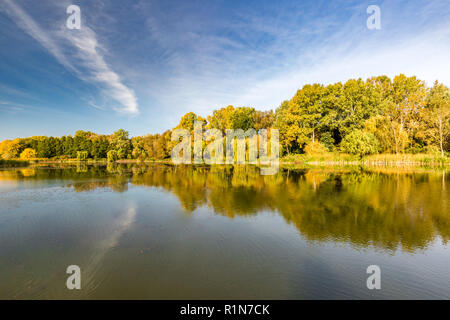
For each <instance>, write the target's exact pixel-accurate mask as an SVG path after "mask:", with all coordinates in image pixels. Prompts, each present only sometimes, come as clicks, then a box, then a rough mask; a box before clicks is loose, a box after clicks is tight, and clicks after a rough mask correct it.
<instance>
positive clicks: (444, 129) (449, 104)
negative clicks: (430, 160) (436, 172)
mask: <svg viewBox="0 0 450 320" xmlns="http://www.w3.org/2000/svg"><path fill="white" fill-rule="evenodd" d="M422 117H423V120H424V121H423V129H424V130H422V135H423V136H424V137H425V140H426V141H427V142H428V143H429V144H435V145H437V146H438V147H439V149H440V151H441V156H442V157H444V151H445V147H446V142H447V141H448V138H449V135H450V90H449V88H447V87H446V86H444V85H443V84H440V83H439V82H437V81H436V82H435V83H434V85H433V87H432V88H431V89H430V90H429V94H428V97H427V103H426V108H425V110H424V112H423V115H422Z"/></svg>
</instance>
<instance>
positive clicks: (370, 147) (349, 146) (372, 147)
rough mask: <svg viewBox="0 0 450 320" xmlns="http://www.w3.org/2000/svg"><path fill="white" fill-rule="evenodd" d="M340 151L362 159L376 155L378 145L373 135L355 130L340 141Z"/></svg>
mask: <svg viewBox="0 0 450 320" xmlns="http://www.w3.org/2000/svg"><path fill="white" fill-rule="evenodd" d="M341 149H342V151H344V152H347V153H351V154H356V155H359V156H360V157H363V156H365V155H369V154H375V153H378V152H379V151H380V143H379V142H378V140H377V138H375V136H374V135H373V134H371V133H369V132H365V131H362V130H355V131H353V132H351V133H349V134H348V135H346V136H345V137H344V139H342V142H341Z"/></svg>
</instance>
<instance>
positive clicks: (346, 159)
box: [281, 153, 450, 166]
mask: <svg viewBox="0 0 450 320" xmlns="http://www.w3.org/2000/svg"><path fill="white" fill-rule="evenodd" d="M281 163H286V164H308V165H366V166H450V158H449V157H444V158H442V157H441V156H440V155H430V154H376V155H370V156H365V157H363V158H360V157H359V156H356V155H350V154H345V153H326V154H315V155H308V154H291V155H287V156H285V157H282V158H281Z"/></svg>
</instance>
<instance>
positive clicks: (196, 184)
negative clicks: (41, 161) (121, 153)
mask: <svg viewBox="0 0 450 320" xmlns="http://www.w3.org/2000/svg"><path fill="white" fill-rule="evenodd" d="M48 180H62V181H66V182H67V183H65V186H66V187H70V188H73V190H75V191H76V192H88V191H92V190H95V189H98V188H109V189H111V190H113V191H117V192H126V191H127V190H128V188H129V185H132V186H148V187H156V188H162V189H163V190H166V191H169V192H170V193H172V194H174V195H176V197H177V198H178V201H179V203H180V205H181V206H182V207H183V209H184V210H185V211H187V212H190V213H193V212H194V211H195V210H197V209H198V208H201V207H208V208H210V209H211V211H213V212H214V213H215V214H217V215H222V216H226V217H229V218H234V217H236V216H252V215H257V214H258V213H259V212H263V211H268V210H269V211H273V212H276V213H278V214H279V215H281V216H282V217H283V218H284V220H285V221H286V222H287V223H289V224H292V225H293V226H295V227H296V228H297V230H298V231H299V233H300V234H301V235H302V236H303V237H305V238H306V239H308V240H315V241H334V242H346V243H351V244H352V245H354V246H361V247H367V246H375V247H377V248H381V249H385V250H390V251H394V250H397V249H402V250H406V251H410V252H414V251H416V250H422V249H425V248H426V247H427V245H429V244H430V243H432V242H433V241H434V240H435V239H436V238H437V237H440V238H441V239H442V241H443V242H444V243H447V241H448V240H449V239H450V210H449V209H450V208H449V198H450V191H449V189H448V183H449V180H450V175H449V174H448V172H447V173H446V172H445V171H425V170H423V171H417V170H414V171H413V170H407V169H405V170H400V169H362V168H356V169H355V168H353V169H342V168H341V169H329V168H320V169H295V168H283V169H281V170H280V172H279V173H278V174H276V175H273V176H262V175H260V172H259V169H258V168H256V167H252V166H215V167H206V166H197V167H193V166H168V165H155V166H135V165H114V166H108V167H99V166H95V167H93V166H83V168H80V167H72V168H59V169H55V168H39V169H21V170H6V171H0V184H1V183H2V181H25V182H27V183H32V184H39V183H40V181H48ZM128 216H129V215H128V214H126V217H125V218H124V221H125V223H124V225H128V224H129V223H130V221H131V220H132V219H131V220H130V219H129V218H127V217H128ZM119 224H121V223H119ZM118 229H119V230H120V228H118ZM112 237H113V235H112ZM109 242H114V241H113V240H111V241H108V243H109Z"/></svg>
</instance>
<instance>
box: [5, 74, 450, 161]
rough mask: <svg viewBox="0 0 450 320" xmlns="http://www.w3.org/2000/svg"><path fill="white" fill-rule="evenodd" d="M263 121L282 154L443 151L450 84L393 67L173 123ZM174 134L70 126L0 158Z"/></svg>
mask: <svg viewBox="0 0 450 320" xmlns="http://www.w3.org/2000/svg"><path fill="white" fill-rule="evenodd" d="M194 121H202V122H203V124H204V126H205V128H206V129H208V128H215V129H219V130H221V131H222V133H223V134H225V133H226V129H243V130H248V129H251V128H253V129H255V130H256V131H258V130H260V129H266V128H275V129H278V130H279V136H280V150H281V152H282V154H283V155H288V154H301V153H305V152H316V153H321V152H323V153H325V152H344V153H350V154H356V155H360V156H364V155H369V154H377V153H395V154H400V153H436V154H439V155H440V156H442V157H444V156H445V155H446V153H448V152H450V139H449V138H450V90H449V88H448V87H446V86H444V85H443V84H440V83H439V82H437V81H436V82H435V83H434V84H433V86H432V87H427V86H426V85H425V82H424V81H421V80H420V79H417V78H416V77H415V76H412V77H407V76H405V75H403V74H400V75H398V76H396V77H394V78H393V79H390V78H389V77H387V76H378V77H372V78H369V79H367V80H365V81H364V80H362V79H350V80H348V81H347V82H345V83H341V82H338V83H334V84H329V85H322V84H307V85H305V86H303V87H302V88H301V89H300V90H298V91H297V93H296V94H295V95H294V97H292V99H290V100H286V101H284V102H283V103H281V105H280V107H279V108H277V109H276V110H275V112H274V111H272V110H269V111H259V110H256V109H255V108H251V107H233V106H231V105H230V106H227V107H224V108H221V109H218V110H214V111H213V113H212V115H209V116H207V117H206V118H203V117H201V116H199V115H196V114H195V113H193V112H189V113H187V114H185V115H184V116H183V117H182V118H181V120H180V122H179V124H178V125H177V126H176V127H175V128H174V129H179V128H183V129H188V130H190V131H191V132H193V130H194ZM177 143H178V142H177V141H171V130H167V131H166V132H164V133H162V134H148V135H145V136H138V137H133V138H130V137H129V133H128V132H127V131H125V130H123V129H120V130H118V131H116V132H114V133H113V134H111V135H100V134H95V133H93V132H88V131H77V132H76V134H75V135H74V136H71V135H69V136H63V137H60V138H55V137H45V136H38V137H30V138H18V139H14V140H5V141H2V142H0V156H1V158H3V159H16V158H22V159H33V158H55V159H69V158H77V159H79V160H85V159H87V158H91V159H105V158H107V159H108V160H110V161H114V160H119V159H140V160H146V159H167V158H170V155H171V151H172V149H173V147H174V146H175V145H176V144H177Z"/></svg>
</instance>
